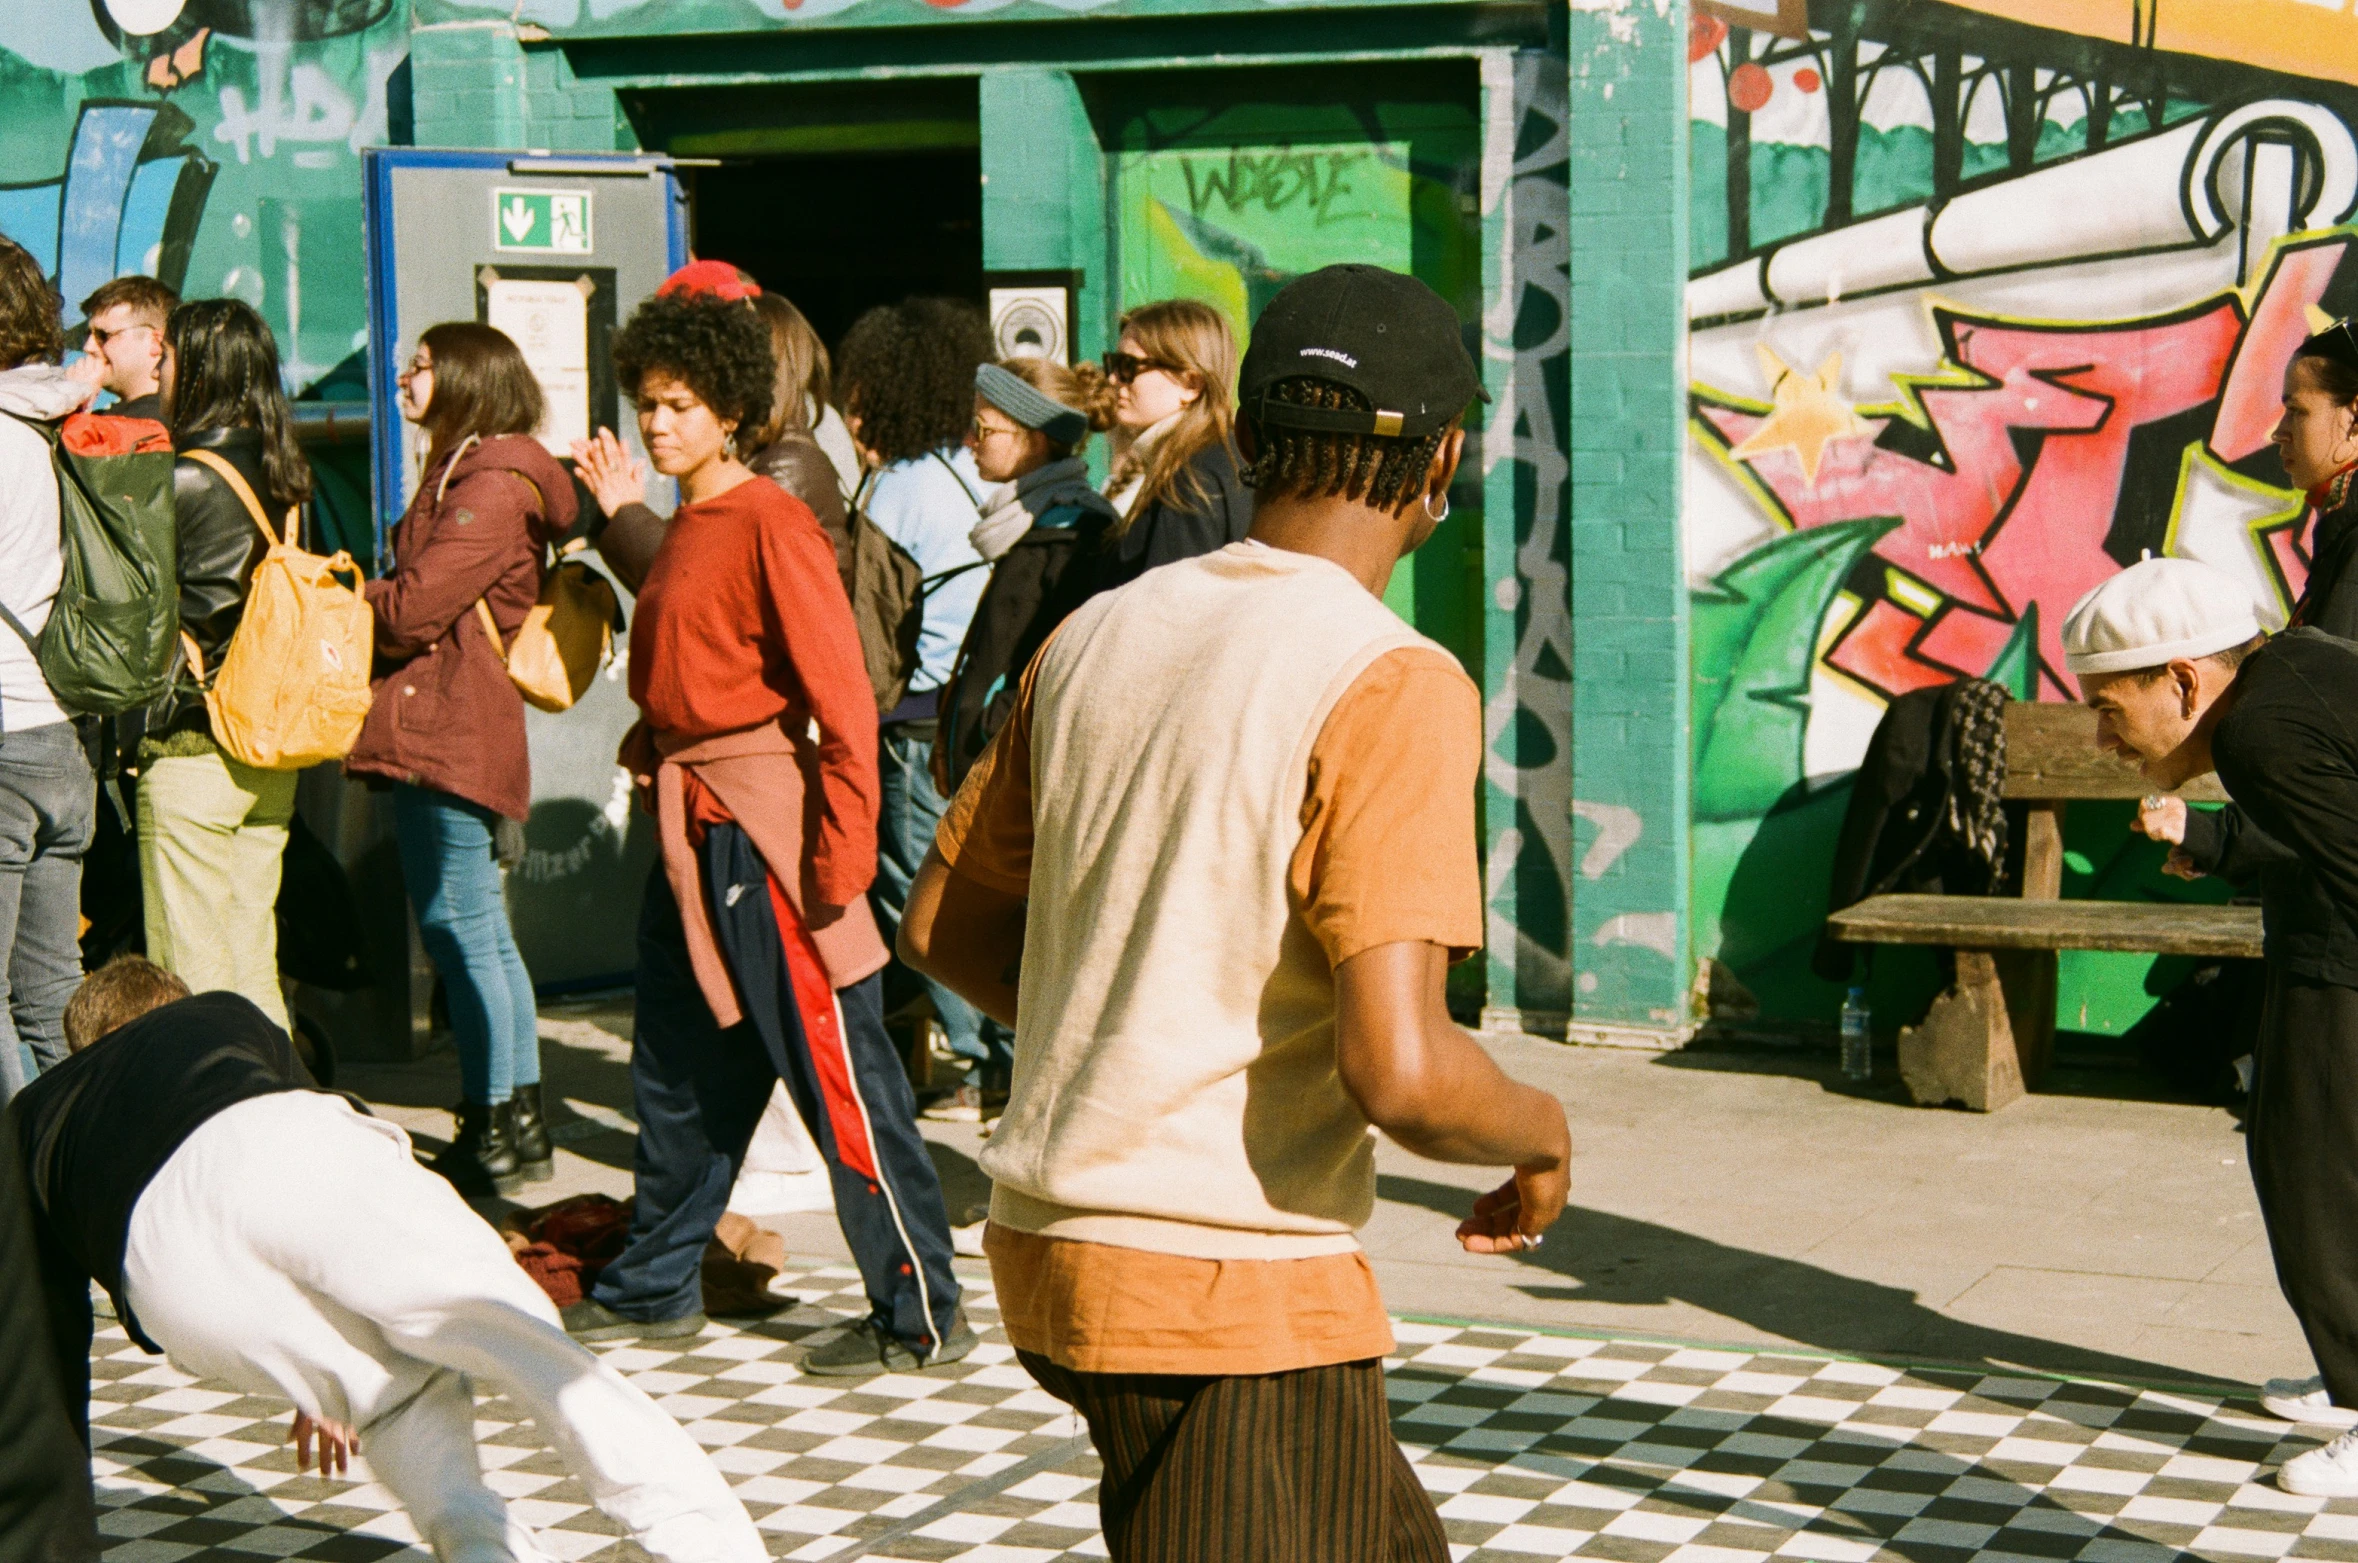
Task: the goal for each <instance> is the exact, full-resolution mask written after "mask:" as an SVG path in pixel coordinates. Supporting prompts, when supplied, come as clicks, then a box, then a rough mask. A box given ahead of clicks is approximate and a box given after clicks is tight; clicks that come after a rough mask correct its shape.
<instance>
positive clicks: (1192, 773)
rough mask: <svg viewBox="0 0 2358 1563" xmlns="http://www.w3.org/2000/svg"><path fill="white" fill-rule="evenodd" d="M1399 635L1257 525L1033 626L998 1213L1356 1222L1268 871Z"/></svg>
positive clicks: (1240, 1245) (1060, 1232) (1319, 1017)
mask: <svg viewBox="0 0 2358 1563" xmlns="http://www.w3.org/2000/svg"><path fill="white" fill-rule="evenodd" d="M1406 646H1433V643H1432V642H1430V641H1428V640H1426V639H1424V637H1422V636H1420V635H1418V634H1417V633H1416V632H1415V631H1413V630H1411V629H1409V628H1408V627H1407V626H1406V625H1405V624H1403V623H1401V622H1400V620H1399V619H1398V618H1397V617H1396V616H1395V615H1394V614H1393V613H1392V612H1391V610H1389V609H1388V608H1386V607H1385V606H1384V605H1383V604H1382V603H1381V602H1380V601H1378V600H1377V599H1376V598H1375V597H1373V596H1371V595H1369V593H1368V592H1367V590H1366V588H1364V587H1362V586H1361V585H1360V584H1359V583H1358V582H1357V581H1356V580H1354V579H1352V577H1351V576H1350V575H1349V574H1348V573H1346V572H1345V571H1344V570H1343V569H1342V567H1341V566H1339V565H1335V564H1332V563H1330V562H1328V561H1326V560H1324V559H1319V558H1315V557H1313V556H1311V555H1308V554H1297V553H1288V552H1285V551H1283V550H1280V549H1274V548H1270V547H1268V546H1266V545H1264V544H1260V543H1253V542H1245V543H1232V544H1230V545H1229V546H1228V547H1226V548H1223V549H1221V550H1220V551H1219V552H1218V553H1215V554H1210V555H1207V556H1205V557H1202V558H1198V559H1190V560H1186V561H1183V562H1181V563H1178V564H1172V565H1166V566H1164V567H1163V568H1161V569H1158V570H1153V571H1150V572H1148V573H1147V574H1146V575H1144V576H1142V577H1141V578H1140V579H1139V580H1138V581H1136V582H1135V583H1133V584H1132V585H1130V586H1128V587H1125V588H1124V589H1122V590H1120V591H1116V592H1112V593H1109V594H1107V595H1105V596H1103V597H1099V598H1096V599H1095V600H1093V601H1091V602H1089V603H1088V604H1086V605H1084V606H1083V607H1082V608H1081V609H1080V610H1079V611H1078V612H1076V613H1075V614H1074V615H1073V616H1072V617H1071V618H1070V619H1068V620H1066V622H1065V624H1064V626H1063V627H1062V628H1061V629H1060V630H1058V632H1057V634H1056V636H1055V638H1054V639H1053V640H1051V641H1050V642H1049V644H1048V649H1047V651H1046V652H1045V653H1044V655H1043V660H1042V664H1041V668H1040V672H1039V676H1038V679H1037V682H1036V686H1035V690H1034V695H1033V710H1032V799H1033V802H1032V819H1033V825H1034V836H1035V841H1034V845H1033V851H1032V878H1031V907H1030V913H1029V918H1028V921H1027V924H1026V931H1025V936H1024V953H1023V972H1022V994H1023V998H1022V1003H1021V1006H1020V1011H1019V1016H1018V1019H1019V1022H1020V1024H1019V1026H1018V1029H1017V1035H1016V1041H1015V1087H1014V1095H1013V1098H1012V1100H1011V1101H1010V1102H1009V1104H1008V1110H1007V1115H1006V1117H1005V1118H1003V1119H1002V1120H1001V1121H1000V1124H999V1127H998V1129H997V1131H996V1132H995V1133H994V1134H993V1136H992V1139H991V1143H990V1146H989V1148H988V1149H987V1150H985V1151H984V1153H983V1156H982V1167H983V1170H984V1171H985V1172H987V1173H989V1174H990V1176H991V1178H992V1180H993V1182H994V1184H995V1189H994V1192H993V1197H992V1202H991V1219H992V1220H993V1221H996V1222H999V1223H1001V1224H1003V1225H1006V1226H1009V1227H1014V1228H1017V1229H1019V1230H1022V1231H1026V1232H1037V1233H1043V1234H1046V1235H1049V1236H1054V1237H1070V1238H1080V1239H1085V1240H1088V1241H1093V1242H1101V1243H1113V1244H1117V1245H1120V1246H1123V1247H1129V1248H1144V1249H1153V1250H1157V1251H1161V1252H1165V1253H1175V1254H1190V1255H1196V1256H1200V1257H1204V1258H1213V1259H1228V1258H1253V1259H1264V1258H1266V1259H1277V1258H1294V1257H1300V1256H1304V1255H1310V1254H1322V1253H1335V1252H1341V1251H1347V1250H1349V1249H1351V1248H1353V1247H1355V1246H1356V1241H1357V1240H1356V1239H1355V1238H1353V1236H1352V1235H1351V1234H1352V1232H1353V1230H1354V1229H1355V1228H1357V1227H1358V1226H1359V1225H1360V1223H1362V1222H1363V1221H1365V1220H1366V1219H1367V1216H1368V1213H1369V1211H1370V1210H1371V1209H1372V1208H1373V1206H1374V1200H1375V1163H1374V1157H1373V1152H1372V1134H1371V1130H1370V1129H1369V1127H1368V1122H1367V1119H1366V1118H1365V1117H1364V1116H1363V1115H1362V1114H1361V1113H1360V1111H1359V1108H1358V1106H1357V1104H1356V1103H1354V1102H1353V1101H1352V1100H1351V1098H1350V1096H1349V1094H1348V1093H1346V1092H1345V1091H1344V1089H1343V1085H1342V1081H1341V1079H1340V1078H1339V1076H1338V1075H1337V1073H1336V1069H1335V1049H1334V1022H1335V1002H1334V975H1333V973H1332V971H1331V970H1330V969H1329V968H1328V965H1327V960H1326V955H1325V952H1324V951H1323V950H1322V949H1321V948H1320V946H1319V944H1318V942H1317V940H1316V939H1315V938H1313V937H1312V935H1311V934H1310V931H1309V929H1308V928H1307V927H1306V926H1305V925H1304V924H1303V922H1302V920H1301V917H1300V915H1299V913H1298V911H1297V910H1296V908H1295V907H1294V906H1293V904H1292V897H1291V895H1290V893H1289V891H1288V889H1287V885H1286V874H1287V868H1288V865H1289V863H1290V860H1291V858H1292V855H1293V851H1294V848H1295V847H1296V846H1297V845H1298V844H1299V843H1300V841H1301V837H1302V824H1301V810H1302V802H1303V797H1304V793H1305V791H1306V789H1307V785H1308V767H1309V758H1310V750H1311V747H1312V745H1313V744H1314V743H1315V742H1316V740H1317V738H1318V734H1319V731H1320V729H1321V728H1322V727H1323V726H1324V724H1325V721H1326V717H1327V713H1328V712H1329V711H1330V710H1331V709H1333V707H1334V704H1335V702H1336V700H1337V699H1339V698H1340V697H1341V695H1342V694H1343V692H1344V691H1345V690H1346V689H1348V688H1349V687H1350V685H1351V683H1352V681H1353V680H1354V679H1356V678H1357V677H1358V676H1359V675H1360V673H1361V672H1363V671H1365V669H1366V668H1367V667H1368V665H1369V664H1370V663H1372V662H1373V661H1374V660H1375V659H1376V658H1378V657H1380V656H1382V655H1384V654H1385V653H1387V652H1390V651H1395V650H1398V649H1400V648H1402V647H1406ZM1433 649H1434V650H1436V651H1439V650H1440V648H1439V647H1437V646H1435V647H1433ZM1443 655H1446V653H1443Z"/></svg>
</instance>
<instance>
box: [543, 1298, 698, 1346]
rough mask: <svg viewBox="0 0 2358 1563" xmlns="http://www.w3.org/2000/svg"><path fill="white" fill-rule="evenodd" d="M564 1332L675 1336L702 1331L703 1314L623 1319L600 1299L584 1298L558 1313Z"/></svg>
mask: <svg viewBox="0 0 2358 1563" xmlns="http://www.w3.org/2000/svg"><path fill="white" fill-rule="evenodd" d="M559 1317H561V1318H562V1319H563V1320H564V1321H565V1333H566V1334H568V1335H570V1336H572V1337H573V1338H574V1339H575V1340H580V1341H595V1340H678V1339H680V1338H681V1337H683V1336H688V1335H696V1334H700V1333H702V1331H703V1329H704V1315H703V1314H701V1313H690V1314H683V1315H681V1316H680V1317H679V1318H676V1319H652V1320H639V1319H626V1318H624V1317H623V1316H622V1315H621V1314H619V1313H616V1312H615V1311H614V1310H613V1309H611V1308H609V1307H607V1306H606V1305H605V1304H604V1303H602V1302H591V1301H590V1300H589V1299H587V1298H584V1299H582V1300H581V1301H580V1302H577V1303H574V1304H573V1305H571V1306H570V1307H568V1308H566V1309H565V1310H564V1312H563V1313H562V1314H561V1315H559Z"/></svg>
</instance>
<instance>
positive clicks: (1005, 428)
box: [974, 417, 1024, 440]
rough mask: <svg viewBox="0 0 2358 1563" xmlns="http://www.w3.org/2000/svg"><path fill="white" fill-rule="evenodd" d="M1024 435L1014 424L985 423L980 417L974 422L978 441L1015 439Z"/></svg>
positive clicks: (975, 435)
mask: <svg viewBox="0 0 2358 1563" xmlns="http://www.w3.org/2000/svg"><path fill="white" fill-rule="evenodd" d="M1023 433H1024V431H1023V430H1022V429H1019V428H1017V427H1016V426H1015V425H1014V424H1012V423H985V422H983V421H982V419H981V418H979V417H978V418H976V419H975V420H974V437H975V438H976V439H978V440H988V439H1013V438H1017V437H1019V436H1021V435H1022V434H1023Z"/></svg>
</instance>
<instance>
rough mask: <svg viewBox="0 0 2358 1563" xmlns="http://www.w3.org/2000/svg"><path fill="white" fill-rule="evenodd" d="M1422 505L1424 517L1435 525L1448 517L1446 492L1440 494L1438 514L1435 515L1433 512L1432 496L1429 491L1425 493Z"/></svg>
mask: <svg viewBox="0 0 2358 1563" xmlns="http://www.w3.org/2000/svg"><path fill="white" fill-rule="evenodd" d="M1424 507H1425V519H1426V520H1427V521H1430V522H1432V523H1433V524H1434V525H1435V526H1439V525H1440V524H1441V523H1442V522H1444V521H1446V520H1448V519H1449V496H1448V495H1447V494H1443V495H1442V496H1441V512H1440V514H1438V515H1435V514H1434V513H1433V496H1432V495H1431V494H1430V493H1427V494H1426V495H1425V496H1424Z"/></svg>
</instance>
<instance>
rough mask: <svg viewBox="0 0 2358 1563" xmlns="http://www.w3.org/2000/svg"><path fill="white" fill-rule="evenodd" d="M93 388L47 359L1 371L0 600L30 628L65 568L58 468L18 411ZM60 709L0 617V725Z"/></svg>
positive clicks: (51, 716) (44, 719)
mask: <svg viewBox="0 0 2358 1563" xmlns="http://www.w3.org/2000/svg"><path fill="white" fill-rule="evenodd" d="M96 390H97V387H96V386H93V385H91V384H89V383H87V382H86V381H82V380H76V379H74V378H72V377H71V376H69V375H67V374H66V372H65V371H64V370H62V369H59V368H57V367H55V366H54V365H51V364H26V365H25V366H24V367H22V368H19V369H8V370H0V413H9V414H13V416H11V417H5V418H0V602H5V603H6V604H7V605H8V611H9V612H11V613H13V614H15V615H16V616H17V618H18V619H19V620H20V621H21V622H22V623H23V624H24V627H25V628H26V629H27V630H29V631H31V632H32V633H33V634H35V635H38V634H40V633H41V626H42V625H44V624H47V623H48V622H49V605H50V604H51V603H53V602H55V601H56V600H57V587H58V582H59V581H60V580H61V579H62V578H63V576H64V574H65V565H64V561H63V560H62V559H61V557H60V556H59V553H58V541H57V474H56V472H55V470H54V469H53V468H52V467H51V466H50V464H49V442H48V441H47V440H44V439H43V438H42V437H41V432H40V431H39V430H38V429H31V428H27V427H26V426H25V425H24V424H22V423H20V422H18V421H17V420H18V419H19V418H31V419H35V420H37V421H39V422H43V423H50V422H55V421H56V420H57V419H60V418H63V417H64V416H65V415H66V414H67V413H70V412H72V411H73V410H74V409H75V408H77V407H80V406H81V405H82V404H83V403H84V402H86V401H88V400H89V399H90V397H91V395H92V393H93V392H94V391H96ZM65 719H66V713H65V711H64V709H63V708H61V707H60V706H59V705H58V703H57V697H56V696H54V695H52V694H51V693H50V692H49V681H48V680H47V679H45V678H43V677H42V676H41V666H40V664H39V663H38V662H37V661H35V660H34V657H33V652H32V648H31V647H29V646H27V645H26V644H25V643H24V640H23V639H22V638H21V637H20V636H19V635H18V634H17V633H16V631H14V630H12V629H10V628H9V627H8V626H7V624H6V623H4V622H0V732H9V733H21V732H24V731H26V730H27V729H29V728H35V727H46V726H48V725H50V724H51V723H53V722H62V721H64V720H65Z"/></svg>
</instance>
